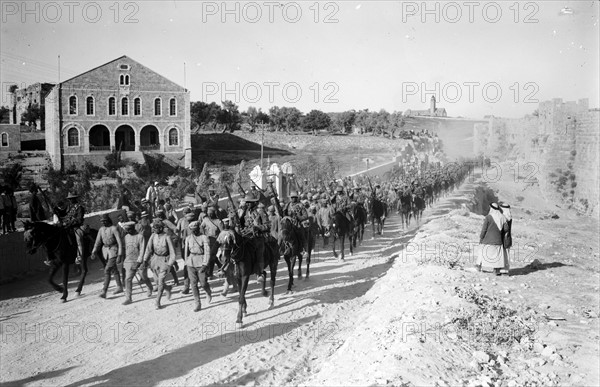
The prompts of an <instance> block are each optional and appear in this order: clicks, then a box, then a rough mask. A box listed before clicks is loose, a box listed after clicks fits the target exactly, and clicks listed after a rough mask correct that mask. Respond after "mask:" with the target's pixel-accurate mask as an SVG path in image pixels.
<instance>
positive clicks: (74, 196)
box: [67, 192, 79, 199]
mask: <svg viewBox="0 0 600 387" xmlns="http://www.w3.org/2000/svg"><path fill="white" fill-rule="evenodd" d="M78 197H79V195H77V194H76V193H75V192H69V196H67V199H76V198H78Z"/></svg>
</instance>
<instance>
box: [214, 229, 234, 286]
mask: <svg viewBox="0 0 600 387" xmlns="http://www.w3.org/2000/svg"><path fill="white" fill-rule="evenodd" d="M217 243H218V244H219V246H220V249H221V263H222V264H223V266H222V267H221V271H222V272H223V273H224V274H225V282H224V283H223V291H222V292H221V295H222V296H223V297H225V296H227V293H229V285H230V284H231V285H233V291H234V292H237V291H239V290H238V283H237V281H236V280H235V278H234V275H233V263H232V262H231V250H232V249H233V244H234V243H235V234H234V233H233V230H231V228H230V220H229V218H225V219H223V231H222V232H221V233H220V234H219V236H218V237H217Z"/></svg>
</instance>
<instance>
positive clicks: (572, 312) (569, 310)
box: [567, 309, 575, 314]
mask: <svg viewBox="0 0 600 387" xmlns="http://www.w3.org/2000/svg"><path fill="white" fill-rule="evenodd" d="M567 313H568V314H575V311H574V310H573V309H567Z"/></svg>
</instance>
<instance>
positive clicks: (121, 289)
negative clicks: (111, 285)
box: [113, 287, 123, 294]
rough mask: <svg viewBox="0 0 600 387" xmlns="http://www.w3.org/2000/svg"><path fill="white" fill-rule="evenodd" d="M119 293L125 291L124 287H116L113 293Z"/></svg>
mask: <svg viewBox="0 0 600 387" xmlns="http://www.w3.org/2000/svg"><path fill="white" fill-rule="evenodd" d="M119 293H123V288H121V287H119V288H116V289H115V291H114V292H113V294H119Z"/></svg>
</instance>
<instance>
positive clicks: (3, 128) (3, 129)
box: [0, 124, 21, 154]
mask: <svg viewBox="0 0 600 387" xmlns="http://www.w3.org/2000/svg"><path fill="white" fill-rule="evenodd" d="M20 150H21V126H20V125H10V124H1V125H0V153H5V154H8V152H18V151H20Z"/></svg>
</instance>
